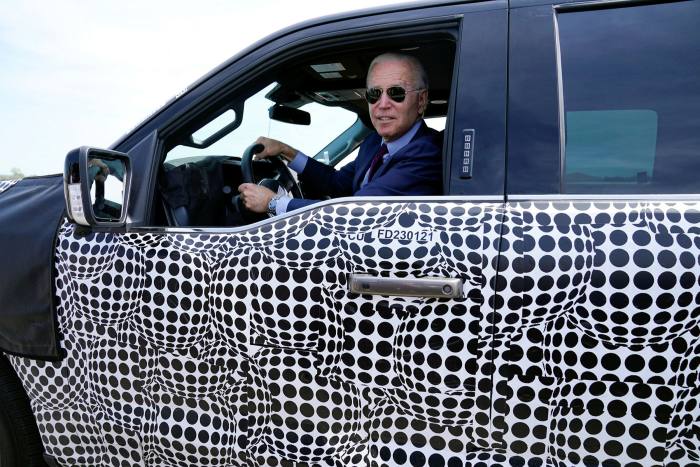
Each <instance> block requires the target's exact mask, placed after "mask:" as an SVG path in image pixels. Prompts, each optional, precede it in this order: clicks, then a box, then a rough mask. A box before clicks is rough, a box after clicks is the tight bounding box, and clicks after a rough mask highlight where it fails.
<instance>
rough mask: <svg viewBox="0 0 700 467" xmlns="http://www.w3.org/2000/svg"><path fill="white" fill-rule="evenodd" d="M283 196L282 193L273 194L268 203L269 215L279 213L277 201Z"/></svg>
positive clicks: (272, 215)
mask: <svg viewBox="0 0 700 467" xmlns="http://www.w3.org/2000/svg"><path fill="white" fill-rule="evenodd" d="M281 197H282V195H275V196H273V197H272V198H271V199H270V201H269V202H268V203H267V215H268V216H270V217H274V216H276V215H277V201H279V199H280V198H281Z"/></svg>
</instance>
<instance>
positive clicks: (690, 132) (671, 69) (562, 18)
mask: <svg viewBox="0 0 700 467" xmlns="http://www.w3.org/2000/svg"><path fill="white" fill-rule="evenodd" d="M698 18H700V3H699V2H680V3H664V4H658V5H644V6H640V5H637V6H628V7H620V8H606V9H597V10H587V11H564V12H560V13H559V14H558V16H557V23H558V28H559V44H560V54H561V56H560V60H561V71H562V91H563V106H564V114H563V116H564V128H565V146H564V160H563V170H562V175H563V180H562V188H563V191H564V192H565V193H591V194H594V193H600V194H615V193H640V194H643V193H650V194H651V193H700V175H699V174H700V79H698V77H700V28H698V22H697V21H698Z"/></svg>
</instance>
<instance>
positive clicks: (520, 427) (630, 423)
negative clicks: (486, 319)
mask: <svg viewBox="0 0 700 467" xmlns="http://www.w3.org/2000/svg"><path fill="white" fill-rule="evenodd" d="M699 222H700V212H698V208H697V203H693V202H689V203H683V202H632V201H620V202H611V201H591V202H587V201H542V202H529V201H523V202H511V203H509V204H508V213H507V220H506V222H505V225H506V227H505V228H504V231H506V232H508V235H506V237H505V241H504V242H503V245H504V247H503V251H502V255H503V258H502V264H503V265H504V267H503V269H502V277H503V280H504V281H505V283H507V284H508V287H507V289H505V290H504V293H503V296H502V298H503V300H502V301H500V302H499V303H500V304H501V305H502V306H501V307H500V309H498V310H497V311H496V316H495V318H494V321H495V322H498V323H499V324H498V326H497V328H498V329H497V334H496V337H495V339H494V349H495V354H496V361H495V367H496V368H497V369H498V373H497V377H496V380H495V381H494V388H495V390H496V392H497V393H498V394H499V397H498V399H497V400H495V401H494V409H495V413H494V425H495V430H496V431H497V432H498V431H500V432H501V433H502V437H503V438H502V440H503V441H502V442H503V444H502V446H503V447H504V448H505V449H506V450H507V452H508V454H509V456H512V457H521V458H523V459H530V458H539V459H540V460H541V461H542V462H544V461H545V460H547V459H549V460H550V461H551V462H553V463H554V464H556V465H578V464H586V465H588V464H599V463H605V462H609V463H611V465H620V464H622V465H656V464H662V463H668V462H671V461H675V462H678V463H679V464H680V465H685V464H686V463H688V462H690V461H691V460H692V459H697V455H698V451H697V444H696V443H695V442H694V441H691V440H692V438H693V436H694V435H693V434H692V433H697V430H698V410H697V406H696V405H695V404H694V403H689V402H690V398H692V397H694V396H693V394H697V378H698V364H697V363H698V357H697V355H698V350H699V349H700V339H699V337H700V330H699V329H700V328H699V326H698V323H699V322H700V308H698V306H697V304H698V302H699V301H700V286H699V285H698V275H697V261H698V246H699V245H700V244H699V243H698V238H697V233H698V232H700V229H699V228H698V227H699V225H698V223H699ZM494 436H495V437H497V438H499V439H500V437H501V435H500V434H498V433H495V434H494Z"/></svg>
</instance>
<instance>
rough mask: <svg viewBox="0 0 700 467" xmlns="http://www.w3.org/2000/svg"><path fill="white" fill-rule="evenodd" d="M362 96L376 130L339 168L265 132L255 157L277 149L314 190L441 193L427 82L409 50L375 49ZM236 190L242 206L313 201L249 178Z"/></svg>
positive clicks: (283, 206) (288, 206)
mask: <svg viewBox="0 0 700 467" xmlns="http://www.w3.org/2000/svg"><path fill="white" fill-rule="evenodd" d="M366 98H367V102H368V105H369V113H370V118H371V120H372V125H373V126H374V128H375V130H376V131H375V133H372V134H370V135H369V136H368V137H367V138H366V139H365V140H364V141H363V142H362V144H361V145H360V151H359V153H358V156H357V158H356V159H355V160H354V161H353V162H351V163H349V164H347V165H346V166H345V167H343V168H342V169H340V170H335V169H334V168H332V167H329V166H326V165H325V164H322V163H320V162H318V161H316V160H314V159H311V158H309V157H308V156H306V155H304V154H303V153H301V152H299V151H297V150H296V149H294V148H292V147H290V146H289V145H287V144H284V143H282V142H280V141H276V140H274V139H270V138H265V137H260V138H258V140H257V141H256V142H257V143H259V144H262V145H264V147H265V149H264V150H263V151H262V152H260V153H258V154H257V155H256V158H258V159H261V158H265V157H272V156H276V155H281V156H282V157H284V158H285V159H286V160H287V161H289V168H291V169H293V170H295V171H296V172H298V173H299V174H300V179H301V180H303V181H311V182H312V183H313V186H314V189H315V191H317V192H320V193H323V194H327V195H329V196H332V197H339V196H350V195H355V196H377V195H379V196H407V195H434V194H441V193H442V181H441V180H442V164H441V150H440V141H439V138H438V132H437V131H435V130H432V129H430V128H428V127H427V126H426V124H425V122H424V121H423V118H422V115H423V113H424V112H425V108H426V107H427V105H428V82H427V76H426V73H425V70H424V69H423V66H422V65H421V63H420V62H419V61H418V60H417V59H416V58H415V57H412V56H409V55H403V54H394V53H386V54H382V55H379V56H378V57H376V58H375V59H374V60H373V61H372V63H371V64H370V66H369V70H368V72H367V92H366ZM238 191H239V192H240V193H241V199H242V200H243V203H244V204H245V206H246V208H248V209H249V210H251V211H253V212H259V213H263V212H268V213H269V214H270V215H277V214H283V213H284V212H287V211H290V210H292V209H298V208H300V207H302V206H306V205H309V204H311V203H315V202H317V201H318V200H309V199H293V198H291V197H288V196H279V195H277V194H276V193H274V192H273V191H271V190H269V189H267V188H265V187H262V186H258V185H255V184H252V183H243V184H242V185H240V186H239V187H238Z"/></svg>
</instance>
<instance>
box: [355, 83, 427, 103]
mask: <svg viewBox="0 0 700 467" xmlns="http://www.w3.org/2000/svg"><path fill="white" fill-rule="evenodd" d="M422 90H423V88H418V89H404V88H402V87H401V86H391V87H389V88H387V89H386V95H387V96H389V99H391V100H392V101H394V102H403V100H404V99H406V93H409V92H417V91H422ZM383 92H384V90H383V89H382V88H367V90H366V91H365V99H367V102H369V103H370V104H376V103H377V102H379V99H381V97H382V93H383Z"/></svg>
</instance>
